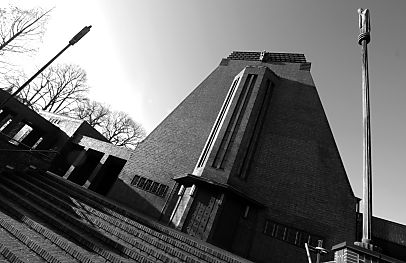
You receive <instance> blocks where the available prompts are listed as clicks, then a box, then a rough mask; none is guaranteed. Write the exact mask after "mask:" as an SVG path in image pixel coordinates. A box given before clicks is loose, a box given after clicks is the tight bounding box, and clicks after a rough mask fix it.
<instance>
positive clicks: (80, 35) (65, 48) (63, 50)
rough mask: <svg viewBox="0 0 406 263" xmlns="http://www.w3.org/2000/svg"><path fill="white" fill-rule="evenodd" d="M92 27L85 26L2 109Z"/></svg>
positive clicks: (6, 100)
mask: <svg viewBox="0 0 406 263" xmlns="http://www.w3.org/2000/svg"><path fill="white" fill-rule="evenodd" d="M91 27H92V26H85V27H84V28H83V29H82V30H80V32H79V33H77V34H76V35H75V36H74V37H73V38H72V39H71V40H69V43H68V44H67V45H66V47H64V48H63V49H62V50H61V51H59V53H58V54H56V56H55V57H53V58H52V59H51V60H50V61H48V63H46V64H45V65H44V66H43V67H42V68H40V69H39V70H38V71H37V73H35V74H34V75H33V76H32V77H31V78H29V79H28V80H27V81H26V82H25V83H24V84H23V85H22V86H21V87H20V88H18V89H17V90H16V91H14V92H13V93H12V94H11V95H10V96H9V97H8V98H7V99H5V100H4V101H3V102H2V103H1V104H0V109H1V108H3V107H4V106H5V105H6V104H7V102H8V101H9V100H10V99H11V98H12V97H14V96H15V95H17V94H18V93H19V92H20V91H22V90H23V89H24V88H25V87H26V86H27V85H28V84H30V82H31V81H33V80H34V79H35V78H36V77H37V76H38V75H39V74H41V72H42V71H44V69H46V68H47V67H48V66H49V65H50V64H51V63H52V62H54V60H55V59H56V58H57V57H59V56H60V55H62V53H63V52H65V50H67V49H68V48H69V47H70V46H73V45H75V44H76V43H77V42H78V41H79V40H80V39H81V38H82V37H84V36H85V35H86V34H87V33H88V32H89V31H90V28H91Z"/></svg>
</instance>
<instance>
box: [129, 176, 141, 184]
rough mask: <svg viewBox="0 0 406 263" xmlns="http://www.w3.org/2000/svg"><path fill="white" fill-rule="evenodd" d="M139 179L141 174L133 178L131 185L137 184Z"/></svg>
mask: <svg viewBox="0 0 406 263" xmlns="http://www.w3.org/2000/svg"><path fill="white" fill-rule="evenodd" d="M139 179H140V176H139V175H135V176H134V178H133V180H132V181H131V185H137V183H138V180H139Z"/></svg>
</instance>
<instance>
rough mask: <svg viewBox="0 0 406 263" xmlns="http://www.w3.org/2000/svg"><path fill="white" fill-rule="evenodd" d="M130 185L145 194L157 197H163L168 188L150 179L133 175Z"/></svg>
mask: <svg viewBox="0 0 406 263" xmlns="http://www.w3.org/2000/svg"><path fill="white" fill-rule="evenodd" d="M131 185H132V186H135V187H137V188H140V189H142V190H144V191H146V192H149V193H151V194H154V195H157V196H159V197H165V196H166V193H167V192H168V189H169V186H167V185H164V184H160V183H158V182H155V181H153V180H151V179H147V178H145V177H142V176H139V175H135V176H134V177H133V179H132V181H131Z"/></svg>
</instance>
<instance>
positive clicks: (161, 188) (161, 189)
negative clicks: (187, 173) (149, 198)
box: [157, 184, 168, 197]
mask: <svg viewBox="0 0 406 263" xmlns="http://www.w3.org/2000/svg"><path fill="white" fill-rule="evenodd" d="M167 191H168V186H166V185H163V184H161V185H160V186H159V187H158V193H157V195H158V196H160V197H164V196H165V195H166V192H167Z"/></svg>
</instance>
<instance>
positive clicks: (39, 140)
mask: <svg viewBox="0 0 406 263" xmlns="http://www.w3.org/2000/svg"><path fill="white" fill-rule="evenodd" d="M43 139H44V138H42V137H41V138H39V139H38V141H37V142H36V143H35V144H34V145H33V146H32V147H31V149H35V148H37V146H38V145H39V144H40V143H41V142H42V140H43Z"/></svg>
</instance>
